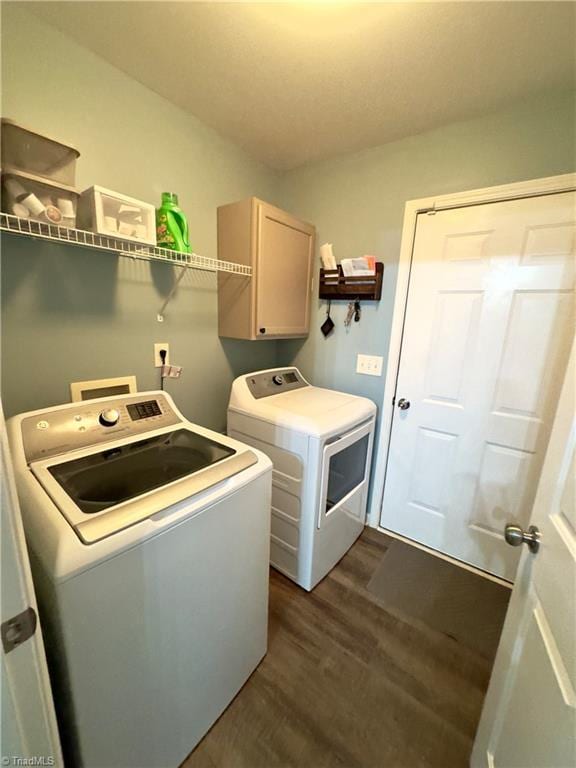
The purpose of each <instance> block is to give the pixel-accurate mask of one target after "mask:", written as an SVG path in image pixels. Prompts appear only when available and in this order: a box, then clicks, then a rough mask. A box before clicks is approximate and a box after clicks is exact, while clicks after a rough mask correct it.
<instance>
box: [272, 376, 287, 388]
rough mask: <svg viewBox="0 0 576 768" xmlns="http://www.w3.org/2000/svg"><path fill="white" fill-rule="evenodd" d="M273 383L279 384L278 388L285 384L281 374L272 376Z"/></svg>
mask: <svg viewBox="0 0 576 768" xmlns="http://www.w3.org/2000/svg"><path fill="white" fill-rule="evenodd" d="M272 381H273V382H274V384H278V386H280V384H284V379H283V378H282V376H280V375H279V374H276V375H275V376H272Z"/></svg>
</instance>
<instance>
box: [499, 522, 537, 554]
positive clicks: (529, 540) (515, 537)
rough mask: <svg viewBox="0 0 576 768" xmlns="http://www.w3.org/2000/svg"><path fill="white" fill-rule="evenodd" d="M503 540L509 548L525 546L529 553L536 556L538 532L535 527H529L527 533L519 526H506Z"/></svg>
mask: <svg viewBox="0 0 576 768" xmlns="http://www.w3.org/2000/svg"><path fill="white" fill-rule="evenodd" d="M504 538H505V539H506V543H507V544H510V546H511V547H520V546H521V545H522V544H527V545H528V549H529V550H530V552H533V553H534V554H536V552H538V550H539V549H540V531H539V530H538V528H537V527H536V526H535V525H531V526H530V528H528V530H527V531H525V530H524V529H523V528H520V526H519V525H511V524H509V525H507V526H506V528H505V529H504Z"/></svg>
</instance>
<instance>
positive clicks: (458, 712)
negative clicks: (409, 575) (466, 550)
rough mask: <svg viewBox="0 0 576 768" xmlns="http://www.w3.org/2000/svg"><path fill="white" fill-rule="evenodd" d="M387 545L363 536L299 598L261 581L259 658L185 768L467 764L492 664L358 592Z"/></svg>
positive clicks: (277, 579) (284, 585)
mask: <svg viewBox="0 0 576 768" xmlns="http://www.w3.org/2000/svg"><path fill="white" fill-rule="evenodd" d="M390 541H391V540H390V539H389V538H387V537H386V536H384V535H383V534H380V533H378V532H376V531H373V530H370V529H366V531H365V532H364V533H363V534H362V536H361V537H360V539H359V540H358V541H357V542H356V544H355V545H354V546H353V547H352V549H351V550H350V552H349V553H348V554H347V555H346V556H345V557H344V558H343V559H342V560H341V562H340V563H339V564H338V565H337V567H336V568H335V569H334V570H333V571H332V572H331V573H330V574H329V576H327V577H326V578H325V579H324V581H322V582H321V583H320V584H319V585H318V586H317V587H316V589H315V590H314V591H313V592H311V593H307V592H304V591H303V590H301V589H300V588H298V587H297V586H296V585H294V584H293V583H292V582H291V581H289V580H288V579H285V578H284V577H283V576H281V575H280V574H278V573H277V572H276V571H271V578H270V633H269V646H268V654H267V656H266V657H265V658H264V660H263V661H262V663H261V664H260V666H259V667H258V669H257V670H256V672H255V673H254V674H253V675H252V677H251V678H250V680H249V681H248V682H247V683H246V685H245V686H244V688H243V689H242V691H241V692H240V693H239V694H238V696H237V697H236V699H235V700H234V701H233V702H232V704H231V705H230V706H229V707H228V709H227V710H226V712H225V713H224V714H223V715H222V717H221V718H220V719H219V720H218V722H217V723H216V724H215V725H214V726H213V728H212V729H211V730H210V732H209V733H208V734H207V735H206V737H205V738H204V739H203V740H202V741H201V742H200V744H199V745H198V746H197V747H196V749H195V750H194V752H192V754H191V755H190V756H189V757H188V759H187V760H186V761H185V763H184V764H183V765H184V766H185V768H273V767H278V768H280V767H288V766H290V767H292V766H294V767H298V768H420V767H422V768H424V767H425V766H426V767H428V766H429V767H431V766H434V767H437V768H464V766H467V765H468V760H469V755H470V751H471V749H472V742H473V739H474V734H475V730H476V726H477V722H478V719H479V717H480V711H481V708H482V701H483V698H484V694H485V691H486V688H487V685H488V680H489V676H490V670H491V666H492V661H491V660H489V659H486V658H483V657H481V656H480V655H479V654H478V653H477V652H475V651H473V650H471V649H469V648H467V647H464V646H463V645H461V644H459V643H458V642H457V641H455V640H454V639H453V638H451V637H448V636H446V635H444V634H442V633H440V632H438V631H435V630H433V629H430V628H428V627H427V626H425V625H423V624H419V623H418V622H417V621H416V620H411V619H409V618H408V617H404V616H400V615H393V614H392V613H390V612H388V611H387V610H385V609H384V608H383V606H382V605H381V604H380V602H379V601H378V599H377V598H376V597H375V596H374V595H373V594H372V593H371V592H369V591H368V590H367V589H366V586H367V584H368V582H369V581H370V578H371V576H372V574H373V572H374V570H375V568H376V567H377V566H378V564H379V562H380V560H381V558H382V556H383V554H384V552H385V551H386V548H387V547H388V545H389V543H390ZM479 578H480V577H479ZM422 588H423V589H425V588H426V585H425V584H423V585H422ZM471 610H473V607H472V608H471Z"/></svg>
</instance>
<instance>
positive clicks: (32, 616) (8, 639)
mask: <svg viewBox="0 0 576 768" xmlns="http://www.w3.org/2000/svg"><path fill="white" fill-rule="evenodd" d="M37 624H38V619H37V618H36V611H35V610H34V608H30V607H28V608H26V610H25V611H22V613H18V614H17V615H16V616H12V618H11V619H6V621H3V622H2V624H1V625H0V633H1V634H2V646H3V648H4V653H10V651H13V650H14V648H17V647H18V646H19V645H22V643H24V642H26V640H28V639H29V638H31V637H32V635H33V634H34V632H36V625H37Z"/></svg>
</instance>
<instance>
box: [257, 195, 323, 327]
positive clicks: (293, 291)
mask: <svg viewBox="0 0 576 768" xmlns="http://www.w3.org/2000/svg"><path fill="white" fill-rule="evenodd" d="M257 234H258V237H257V266H256V280H257V284H256V314H255V336H256V338H267V337H269V336H306V335H307V334H308V329H309V325H310V295H311V277H312V254H313V252H314V227H313V226H312V225H311V224H306V223H305V222H302V221H299V220H298V219H295V218H294V217H292V216H290V215H289V214H287V213H285V212H284V211H281V210H280V209H278V208H274V206H271V205H267V204H266V203H260V202H259V203H258V209H257Z"/></svg>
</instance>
